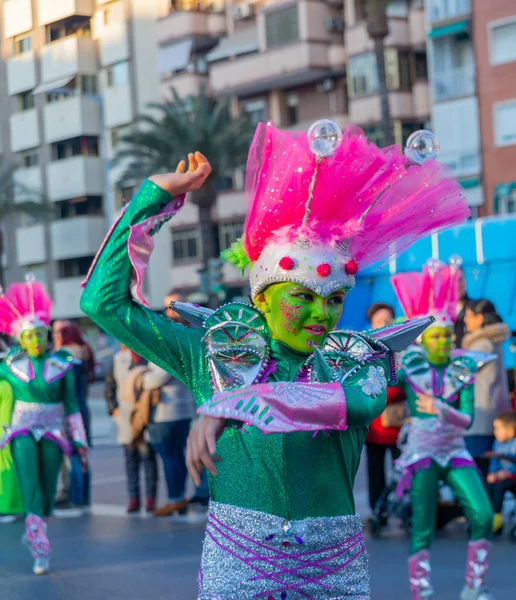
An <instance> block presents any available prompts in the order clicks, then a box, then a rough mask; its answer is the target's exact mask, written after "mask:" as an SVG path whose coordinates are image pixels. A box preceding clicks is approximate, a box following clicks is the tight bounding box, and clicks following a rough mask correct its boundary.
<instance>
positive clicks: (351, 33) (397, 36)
mask: <svg viewBox="0 0 516 600" xmlns="http://www.w3.org/2000/svg"><path fill="white" fill-rule="evenodd" d="M410 38H411V31H410V27H409V22H408V21H406V20H399V19H390V20H389V35H388V36H387V37H386V38H385V47H386V48H389V47H398V46H400V47H405V46H410V44H411V39H410ZM346 50H347V53H348V55H349V56H354V55H355V54H362V53H363V52H371V51H373V50H374V42H373V40H372V39H371V37H370V36H369V34H368V33H367V25H366V23H365V22H364V21H361V22H360V23H358V24H357V25H355V26H354V27H350V28H349V29H348V30H347V31H346Z"/></svg>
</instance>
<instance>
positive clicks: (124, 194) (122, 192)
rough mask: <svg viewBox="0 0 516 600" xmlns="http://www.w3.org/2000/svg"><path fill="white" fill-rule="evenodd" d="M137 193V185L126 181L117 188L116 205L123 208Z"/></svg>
mask: <svg viewBox="0 0 516 600" xmlns="http://www.w3.org/2000/svg"><path fill="white" fill-rule="evenodd" d="M135 193H136V185H134V184H131V183H125V184H123V185H121V186H120V187H117V188H116V189H115V206H116V208H119V209H120V208H122V207H123V206H124V205H125V203H126V202H129V200H131V198H132V197H133V196H134V195H135Z"/></svg>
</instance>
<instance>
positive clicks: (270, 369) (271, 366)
mask: <svg viewBox="0 0 516 600" xmlns="http://www.w3.org/2000/svg"><path fill="white" fill-rule="evenodd" d="M276 366H277V365H276V361H275V360H274V359H273V358H270V359H269V361H268V362H267V365H266V366H265V368H264V370H263V371H262V374H261V375H260V377H258V378H257V379H256V381H254V382H253V383H266V382H267V379H269V377H270V376H271V375H272V374H273V373H276Z"/></svg>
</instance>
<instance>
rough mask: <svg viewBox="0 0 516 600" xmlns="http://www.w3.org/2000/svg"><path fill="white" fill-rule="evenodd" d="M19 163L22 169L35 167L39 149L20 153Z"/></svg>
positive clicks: (37, 163) (37, 161) (37, 162)
mask: <svg viewBox="0 0 516 600" xmlns="http://www.w3.org/2000/svg"><path fill="white" fill-rule="evenodd" d="M20 163H21V167H22V169H29V168H30V167H37V166H38V165H39V151H38V150H37V149H34V150H27V151H25V152H22V153H21V154H20Z"/></svg>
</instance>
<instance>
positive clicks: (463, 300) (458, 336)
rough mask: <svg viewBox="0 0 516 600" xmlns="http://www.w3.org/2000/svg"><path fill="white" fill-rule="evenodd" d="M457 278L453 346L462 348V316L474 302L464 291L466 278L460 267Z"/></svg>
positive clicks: (463, 325)
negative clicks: (457, 292)
mask: <svg viewBox="0 0 516 600" xmlns="http://www.w3.org/2000/svg"><path fill="white" fill-rule="evenodd" d="M459 272H460V279H459V301H458V303H457V319H456V320H455V325H454V326H453V329H454V334H455V347H456V348H462V340H463V339H464V336H465V335H466V333H467V330H466V324H465V323H464V317H465V316H466V309H467V308H468V306H470V305H471V303H472V302H474V301H473V300H472V299H471V298H470V297H469V296H468V293H467V291H466V278H465V277H464V271H463V270H462V269H460V271H459Z"/></svg>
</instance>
